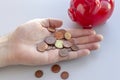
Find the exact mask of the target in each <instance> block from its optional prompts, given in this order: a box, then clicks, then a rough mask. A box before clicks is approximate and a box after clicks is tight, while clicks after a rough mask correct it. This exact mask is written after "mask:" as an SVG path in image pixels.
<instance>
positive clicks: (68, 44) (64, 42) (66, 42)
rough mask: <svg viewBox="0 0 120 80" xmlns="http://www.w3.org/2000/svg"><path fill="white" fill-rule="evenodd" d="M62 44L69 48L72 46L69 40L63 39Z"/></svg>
mask: <svg viewBox="0 0 120 80" xmlns="http://www.w3.org/2000/svg"><path fill="white" fill-rule="evenodd" d="M63 46H64V47H66V48H69V47H71V46H72V43H71V42H70V41H65V40H64V41H63Z"/></svg>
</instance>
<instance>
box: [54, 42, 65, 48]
mask: <svg viewBox="0 0 120 80" xmlns="http://www.w3.org/2000/svg"><path fill="white" fill-rule="evenodd" d="M55 47H56V48H59V49H60V48H63V41H62V40H56V42H55Z"/></svg>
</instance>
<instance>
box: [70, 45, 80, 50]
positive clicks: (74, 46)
mask: <svg viewBox="0 0 120 80" xmlns="http://www.w3.org/2000/svg"><path fill="white" fill-rule="evenodd" d="M71 49H72V50H73V51H78V50H79V47H78V46H77V45H72V46H71Z"/></svg>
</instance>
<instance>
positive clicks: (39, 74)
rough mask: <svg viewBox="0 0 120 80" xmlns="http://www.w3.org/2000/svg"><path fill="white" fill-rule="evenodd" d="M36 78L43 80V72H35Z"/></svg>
mask: <svg viewBox="0 0 120 80" xmlns="http://www.w3.org/2000/svg"><path fill="white" fill-rule="evenodd" d="M35 76H36V77H37V78H41V77H42V76H43V71H42V70H37V71H36V72H35Z"/></svg>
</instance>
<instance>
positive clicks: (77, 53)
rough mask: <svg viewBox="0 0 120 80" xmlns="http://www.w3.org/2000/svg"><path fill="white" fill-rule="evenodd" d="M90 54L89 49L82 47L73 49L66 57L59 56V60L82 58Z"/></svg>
mask: <svg viewBox="0 0 120 80" xmlns="http://www.w3.org/2000/svg"><path fill="white" fill-rule="evenodd" d="M89 54H90V51H89V50H88V49H82V50H79V51H72V52H70V53H69V55H68V56H66V57H59V61H64V60H71V59H76V58H80V57H82V56H87V55H89Z"/></svg>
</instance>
